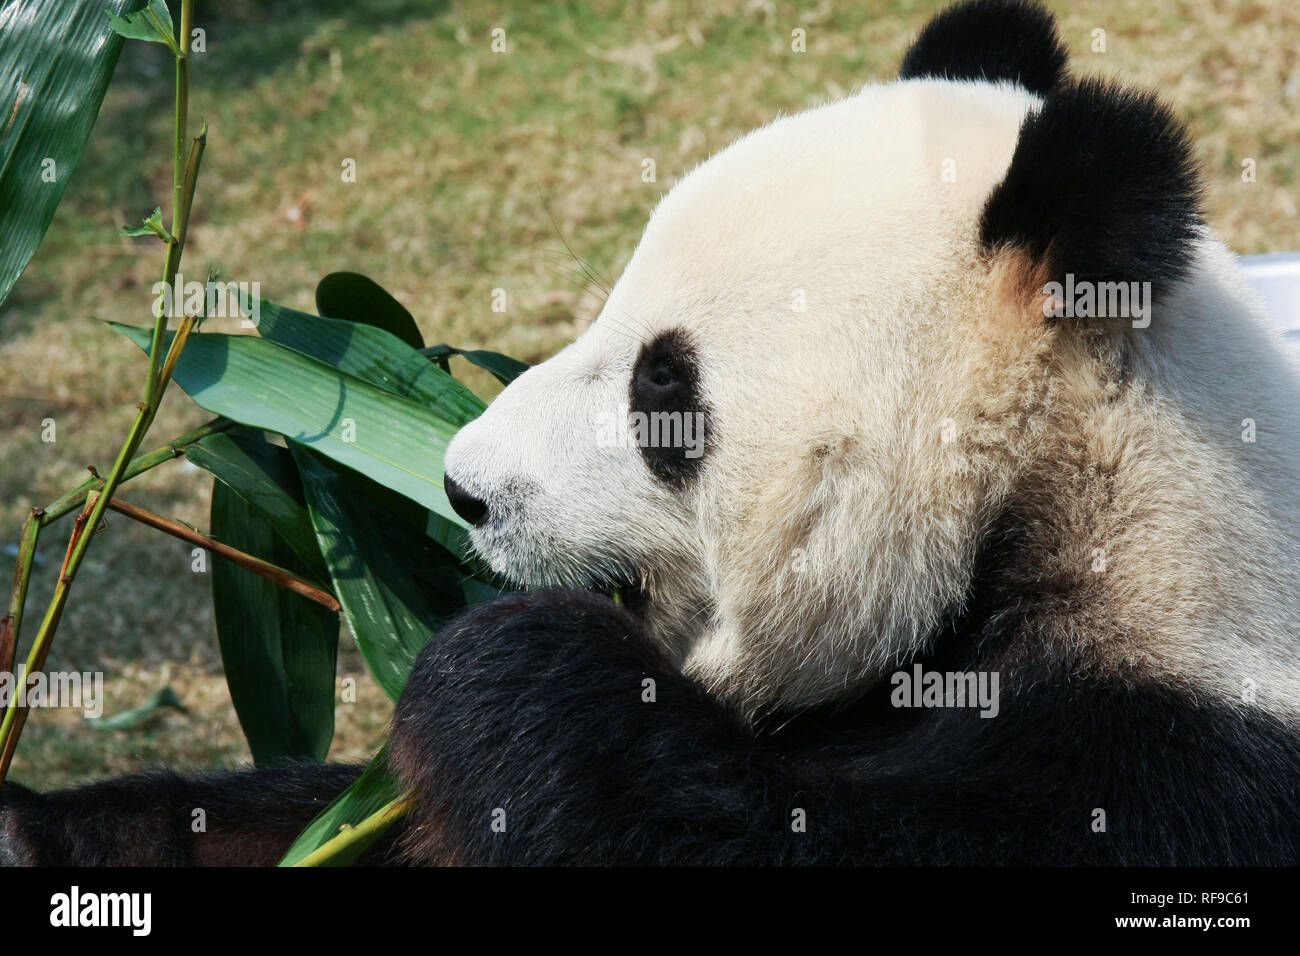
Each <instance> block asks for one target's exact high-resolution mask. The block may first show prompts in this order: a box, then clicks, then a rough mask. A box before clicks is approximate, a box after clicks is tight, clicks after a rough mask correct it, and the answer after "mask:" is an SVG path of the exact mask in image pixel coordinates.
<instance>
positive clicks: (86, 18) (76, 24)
mask: <svg viewBox="0 0 1300 956" xmlns="http://www.w3.org/2000/svg"><path fill="white" fill-rule="evenodd" d="M143 2H144V0H21V2H18V3H8V4H5V5H4V7H3V8H0V157H3V158H2V159H0V303H3V302H4V300H5V299H7V298H8V297H9V293H10V291H11V290H12V289H13V286H14V283H15V282H17V281H18V277H19V276H20V275H22V273H23V270H24V269H26V268H27V263H28V262H30V261H31V258H32V256H34V255H36V250H37V249H38V248H39V247H40V244H41V239H42V238H44V236H45V231H46V230H47V229H49V227H50V222H51V221H52V220H53V219H54V211H55V209H56V208H58V205H59V201H60V200H61V199H62V198H63V191H64V190H65V189H66V188H67V185H68V181H69V180H70V179H71V178H72V173H73V170H75V169H76V168H77V162H78V161H79V160H80V159H81V153H82V151H83V150H84V149H85V148H86V141H87V140H88V139H89V138H90V130H91V128H92V127H93V126H94V125H95V117H96V116H98V115H99V107H100V104H101V103H102V102H103V100H104V92H105V90H107V89H108V81H109V79H110V78H111V77H112V75H113V68H114V66H116V65H117V56H118V54H119V53H120V52H121V50H122V38H121V37H120V36H119V35H118V34H116V33H114V32H113V29H112V27H111V26H110V25H109V21H108V20H107V19H106V18H105V16H104V12H105V10H106V9H107V11H108V13H109V15H110V16H117V15H121V14H129V13H132V12H134V11H136V10H138V9H139V8H140V7H141V6H142V5H143Z"/></svg>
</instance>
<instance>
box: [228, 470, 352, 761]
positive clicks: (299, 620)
mask: <svg viewBox="0 0 1300 956" xmlns="http://www.w3.org/2000/svg"><path fill="white" fill-rule="evenodd" d="M212 536H213V537H214V538H216V539H217V540H218V541H221V542H223V543H225V544H229V545H231V546H232V547H235V548H238V549H239V550H240V551H243V552H245V553H247V554H252V555H255V556H256V557H259V558H263V559H264V560H267V561H271V562H272V563H274V564H278V565H280V566H281V567H283V568H286V569H287V570H290V571H293V572H295V573H299V572H301V571H303V570H306V569H305V567H304V565H303V562H302V561H301V560H300V559H299V558H298V557H297V555H295V554H294V552H293V551H292V549H290V548H289V546H288V545H287V544H285V542H284V540H283V539H282V538H280V536H279V535H277V534H276V533H275V531H273V530H272V528H271V527H270V525H269V524H267V523H266V522H265V521H263V520H262V519H261V516H260V515H259V513H258V512H257V511H255V510H254V509H253V508H251V507H250V506H249V505H248V504H247V503H246V502H245V501H244V500H243V499H242V498H241V497H240V496H239V495H238V494H236V493H235V492H234V491H232V490H231V489H230V487H229V486H227V485H225V484H223V483H221V482H216V483H215V484H214V485H213V487H212ZM212 603H213V609H214V611H215V614H216V622H217V639H218V641H219V642H220V644H221V660H222V664H223V666H224V668H225V672H226V684H227V685H228V686H229V687H230V699H231V701H232V702H233V703H234V705H235V713H236V714H238V715H239V725H240V726H241V727H242V728H243V730H244V736H245V737H246V738H247V739H248V746H249V749H250V750H252V752H253V761H254V763H256V764H258V766H263V765H266V764H269V763H275V762H277V761H281V760H286V759H292V758H310V759H314V760H324V759H325V755H326V753H328V751H329V746H330V740H332V739H333V737H334V673H335V664H336V659H337V657H338V640H339V621H338V616H337V615H335V614H334V612H332V611H330V610H329V609H328V608H324V607H321V606H320V605H319V604H317V603H315V602H314V601H310V600H308V599H307V598H304V597H302V596H301V595H298V594H295V593H293V592H292V591H289V590H287V589H285V588H282V587H280V586H279V585H277V584H276V583H275V582H273V581H269V580H267V579H266V578H264V577H262V576H260V575H257V574H253V573H252V572H251V571H248V570H246V569H244V568H241V567H240V566H239V565H237V564H234V563H232V562H230V561H227V560H225V559H223V558H219V557H218V558H214V560H213V565H212Z"/></svg>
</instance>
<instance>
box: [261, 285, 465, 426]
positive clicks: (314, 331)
mask: <svg viewBox="0 0 1300 956" xmlns="http://www.w3.org/2000/svg"><path fill="white" fill-rule="evenodd" d="M258 306H259V307H258V308H257V309H256V310H252V309H250V310H249V312H250V314H255V315H257V316H258V321H257V331H258V332H259V333H260V334H261V336H262V337H263V338H265V339H270V340H271V341H272V342H276V343H278V344H280V345H283V346H285V347H286V348H291V349H293V350H294V351H297V352H302V353H303V354H304V355H310V356H311V357H312V358H315V359H319V360H320V361H322V362H324V363H325V364H326V365H331V366H333V367H334V368H337V369H338V370H339V371H342V372H347V373H348V374H349V375H355V376H356V377H357V378H360V379H364V380H365V381H367V382H370V383H371V384H372V385H378V386H379V387H380V388H382V389H384V390H386V391H389V392H393V393H395V394H397V395H401V396H403V397H404V398H410V399H412V400H413V401H416V402H419V403H420V404H421V405H424V406H425V407H427V408H428V409H429V410H430V411H432V412H433V413H434V414H436V415H437V416H438V417H439V418H442V419H444V420H446V421H448V422H450V423H451V424H453V425H456V426H458V427H459V426H461V425H466V424H468V423H469V422H472V421H473V420H474V419H476V418H478V416H479V415H481V414H482V413H483V409H484V408H486V407H487V406H486V405H485V404H484V403H483V400H482V399H481V398H479V397H478V396H477V395H475V394H474V393H473V392H471V391H470V390H469V389H467V388H466V387H465V386H464V385H462V384H461V383H460V382H458V381H456V379H454V378H452V377H451V376H450V375H448V374H447V373H446V372H444V371H443V370H442V369H440V368H438V367H437V366H436V365H434V364H433V363H432V362H430V361H429V360H428V359H426V358H424V356H422V355H421V354H420V353H419V352H417V351H416V350H415V349H413V348H411V347H410V346H409V345H407V344H406V343H405V342H403V341H401V340H400V339H398V338H397V337H396V336H394V335H392V334H390V333H388V332H385V331H384V330H383V329H380V328H376V327H374V326H371V325H358V324H357V323H355V322H349V321H346V320H344V319H330V318H325V317H323V316H318V315H308V314H307V313H305V312H298V311H295V310H294V309H287V308H285V307H284V306H282V305H277V304H276V303H274V302H268V301H267V300H265V299H263V300H261V301H260V302H259V303H258Z"/></svg>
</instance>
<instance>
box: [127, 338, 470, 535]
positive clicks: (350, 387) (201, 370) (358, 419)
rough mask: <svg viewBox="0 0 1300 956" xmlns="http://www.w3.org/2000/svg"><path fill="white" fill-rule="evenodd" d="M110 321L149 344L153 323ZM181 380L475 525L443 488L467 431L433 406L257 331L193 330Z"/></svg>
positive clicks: (244, 418)
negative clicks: (458, 437)
mask: <svg viewBox="0 0 1300 956" xmlns="http://www.w3.org/2000/svg"><path fill="white" fill-rule="evenodd" d="M110 324H111V325H112V326H113V327H114V328H115V329H117V330H118V331H119V332H121V333H122V334H123V335H125V336H127V338H129V339H131V340H132V341H133V342H135V343H136V344H137V345H138V346H140V348H142V349H144V350H146V351H147V350H148V347H149V338H150V331H149V330H148V329H141V328H136V327H134V326H129V325H121V324H119V323H116V322H113V323H110ZM169 343H170V336H168V341H167V342H165V343H164V349H165V348H166V346H167V344H169ZM172 377H173V380H174V381H175V382H176V383H177V384H179V385H180V386H181V388H183V389H184V390H185V391H186V392H187V393H189V395H190V397H191V398H193V399H194V400H195V401H196V402H198V403H199V405H201V406H202V407H203V408H206V409H208V410H209V411H211V412H213V413H215V414H218V415H224V416H226V417H227V418H231V419H233V420H235V421H237V422H240V423H241V424H244V425H248V426H250V427H252V428H261V429H264V430H266V431H273V432H279V433H280V434H281V435H284V436H285V437H287V438H291V439H293V440H294V441H296V442H299V443H301V444H304V445H307V446H308V447H310V448H312V449H313V450H315V451H318V452H320V453H321V454H323V455H325V456H326V457H328V458H331V459H333V460H334V461H337V462H339V463H340V464H344V465H347V466H349V467H350V468H354V469H355V470H357V471H359V472H361V473H363V474H365V475H367V476H369V477H371V478H373V479H374V480H375V481H377V482H379V483H380V484H382V485H384V486H385V487H388V488H391V489H393V490H394V491H396V492H398V493H399V494H402V495H405V496H406V497H408V498H410V499H412V500H413V501H416V502H419V503H420V504H422V505H424V506H425V507H426V508H428V509H430V510H432V511H435V512H437V513H438V514H439V515H441V516H442V517H444V518H446V519H447V520H448V521H450V522H451V523H452V524H454V525H457V526H458V527H462V528H463V527H465V522H464V521H463V520H462V519H461V518H460V516H459V515H457V514H456V512H455V511H453V510H452V507H451V504H450V503H449V502H448V501H447V495H446V493H445V492H444V491H443V489H442V459H443V455H444V453H445V452H446V450H447V444H448V442H450V441H451V438H452V436H453V435H454V434H455V433H456V430H457V428H456V426H455V425H454V424H452V423H450V422H448V421H446V420H445V419H442V418H439V417H438V416H437V415H436V414H434V413H433V412H432V411H430V410H429V409H427V408H425V407H424V406H422V405H419V404H417V403H415V402H413V401H410V400H409V399H405V398H401V397H399V396H397V395H393V394H392V393H389V392H385V391H383V390H381V389H379V388H378V387H376V386H374V385H372V384H370V383H369V382H366V381H363V380H362V379H359V378H357V377H355V376H352V375H348V374H346V373H345V372H341V371H339V370H338V369H336V368H332V367H331V366H329V365H326V364H325V363H323V362H320V361H317V360H316V359H313V358H311V357H309V356H307V355H304V354H302V353H300V352H295V351H293V350H292V349H287V348H284V347H283V346H280V345H277V344H275V343H274V342H270V341H267V340H265V339H259V338H255V337H253V336H249V335H218V334H213V333H205V334H201V335H195V336H191V337H190V340H189V342H188V344H187V345H186V346H185V350H184V351H183V352H182V353H181V356H180V361H179V362H177V364H176V371H175V373H174V374H173V376H172Z"/></svg>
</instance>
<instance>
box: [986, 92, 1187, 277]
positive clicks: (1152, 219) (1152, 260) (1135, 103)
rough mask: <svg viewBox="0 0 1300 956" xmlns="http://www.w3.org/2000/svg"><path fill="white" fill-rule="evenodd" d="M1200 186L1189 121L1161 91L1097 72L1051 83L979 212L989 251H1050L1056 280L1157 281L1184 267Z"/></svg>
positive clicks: (1041, 255) (1045, 255) (1037, 257)
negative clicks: (1097, 76)
mask: <svg viewBox="0 0 1300 956" xmlns="http://www.w3.org/2000/svg"><path fill="white" fill-rule="evenodd" d="M1200 204H1201V197H1200V186H1199V183H1198V180H1197V172H1196V164H1195V162H1194V160H1193V155H1192V146H1191V143H1190V142H1189V140H1188V137H1187V134H1186V131H1185V130H1184V129H1183V126H1182V124H1180V123H1179V122H1178V120H1177V119H1176V118H1175V117H1174V116H1173V114H1171V113H1170V112H1169V110H1167V109H1166V108H1165V107H1164V106H1162V105H1161V104H1160V102H1159V101H1158V100H1157V99H1156V98H1155V97H1154V96H1151V95H1149V94H1146V93H1139V92H1134V91H1131V90H1124V89H1121V88H1120V87H1117V86H1115V85H1113V84H1111V83H1107V82H1105V81H1101V80H1086V81H1083V82H1081V83H1078V84H1073V85H1069V86H1065V87H1062V88H1060V89H1058V90H1056V91H1054V92H1052V93H1050V94H1048V96H1047V98H1046V99H1045V100H1044V102H1043V106H1042V108H1041V109H1040V110H1037V111H1036V112H1033V113H1031V114H1030V115H1029V117H1028V118H1027V119H1026V120H1025V123H1024V126H1023V127H1022V128H1021V130H1020V139H1019V141H1018V142H1017V144H1016V150H1015V153H1014V155H1013V157H1012V160H1011V166H1010V168H1009V169H1008V171H1007V175H1006V178H1005V179H1004V180H1003V181H1002V183H1000V184H999V185H998V186H997V187H996V188H995V189H994V190H993V193H992V195H991V196H990V197H989V199H988V202H987V204H986V205H985V208H984V212H983V216H982V218H981V220H980V239H981V242H982V243H983V244H984V245H985V246H986V247H987V248H989V249H990V250H993V249H997V248H1000V247H1006V246H1011V247H1015V248H1019V249H1023V250H1025V251H1026V252H1027V253H1028V254H1029V256H1030V258H1031V259H1032V260H1033V261H1035V262H1039V261H1043V260H1046V263H1047V266H1048V271H1049V274H1050V276H1051V278H1052V279H1054V280H1057V281H1060V280H1061V279H1062V278H1063V277H1064V275H1065V274H1066V273H1067V272H1068V273H1073V274H1074V276H1075V280H1076V281H1079V280H1088V281H1092V282H1117V281H1118V282H1150V283H1151V284H1152V291H1153V292H1154V293H1155V294H1157V295H1158V294H1159V293H1160V292H1161V291H1162V290H1163V289H1166V288H1168V286H1170V285H1171V284H1173V283H1174V282H1176V281H1177V280H1178V279H1179V278H1181V277H1182V276H1183V274H1184V273H1185V272H1186V270H1187V266H1188V263H1189V253H1190V248H1191V243H1192V241H1193V240H1194V239H1195V238H1196V236H1197V235H1198V231H1199V229H1200V227H1201V212H1200Z"/></svg>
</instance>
